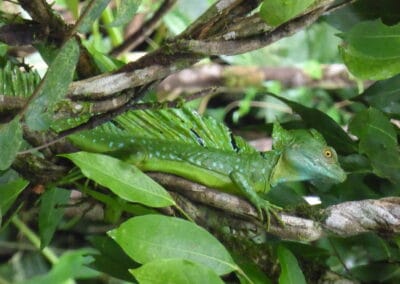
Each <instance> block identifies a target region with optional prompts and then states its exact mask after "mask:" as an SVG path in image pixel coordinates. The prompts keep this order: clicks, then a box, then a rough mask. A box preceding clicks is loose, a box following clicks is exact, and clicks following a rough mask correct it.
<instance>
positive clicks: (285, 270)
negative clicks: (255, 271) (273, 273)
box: [278, 245, 307, 284]
mask: <svg viewBox="0 0 400 284" xmlns="http://www.w3.org/2000/svg"><path fill="white" fill-rule="evenodd" d="M278 259H279V263H280V265H281V275H280V276H279V284H303V283H304V284H306V283H307V282H306V280H305V278H304V275H303V272H302V271H301V269H300V267H299V263H298V262H297V259H296V257H295V256H294V255H293V253H291V251H290V250H288V249H287V248H285V247H284V246H282V245H280V246H279V247H278Z"/></svg>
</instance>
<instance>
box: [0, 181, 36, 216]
mask: <svg viewBox="0 0 400 284" xmlns="http://www.w3.org/2000/svg"><path fill="white" fill-rule="evenodd" d="M28 184H29V182H28V181H26V180H24V179H17V180H14V181H12V182H9V183H7V184H1V185H0V212H1V214H3V215H4V214H5V213H6V212H7V210H8V209H9V208H10V206H11V205H12V204H13V202H14V201H15V199H17V197H18V195H19V194H20V193H21V192H22V191H23V190H24V189H25V187H26V186H27V185H28Z"/></svg>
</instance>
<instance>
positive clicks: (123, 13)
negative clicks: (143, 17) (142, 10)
mask: <svg viewBox="0 0 400 284" xmlns="http://www.w3.org/2000/svg"><path fill="white" fill-rule="evenodd" d="M141 2H142V1H141V0H124V1H121V3H120V6H119V7H118V10H117V14H116V15H115V20H114V21H113V22H112V23H111V24H109V25H108V26H110V27H117V26H122V25H125V24H127V23H129V22H130V21H131V20H132V18H133V16H134V15H135V14H136V11H137V9H138V8H139V6H140V3H141Z"/></svg>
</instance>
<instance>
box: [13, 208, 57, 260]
mask: <svg viewBox="0 0 400 284" xmlns="http://www.w3.org/2000/svg"><path fill="white" fill-rule="evenodd" d="M11 222H12V223H13V224H14V226H15V227H17V228H18V230H19V231H20V232H21V233H22V234H23V235H24V236H25V237H26V238H27V239H28V240H29V241H30V242H31V243H32V244H33V245H34V246H35V247H36V248H37V249H38V250H40V239H39V237H38V236H37V235H36V234H35V232H33V231H32V230H31V229H29V227H28V226H27V225H25V223H24V222H22V221H21V219H20V218H19V217H18V216H17V215H15V216H14V217H13V218H12V219H11ZM41 253H42V254H43V256H44V257H46V258H47V260H48V261H49V262H50V263H51V264H52V265H55V264H56V263H58V256H57V255H56V254H55V253H54V252H53V251H52V250H51V249H50V248H48V247H45V248H43V249H42V250H41Z"/></svg>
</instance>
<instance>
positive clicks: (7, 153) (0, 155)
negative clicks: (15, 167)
mask: <svg viewBox="0 0 400 284" xmlns="http://www.w3.org/2000/svg"><path fill="white" fill-rule="evenodd" d="M19 119H20V117H19V116H16V117H15V118H14V119H13V120H12V121H10V122H8V123H6V124H2V125H0V149H1V150H0V171H4V170H5V169H7V168H9V167H10V166H11V164H12V162H13V161H14V159H15V157H16V156H17V153H18V150H19V147H20V146H21V143H22V128H21V124H20V123H19Z"/></svg>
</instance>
